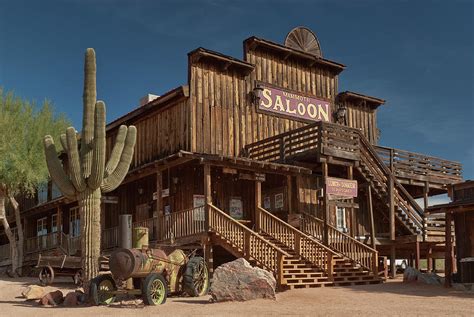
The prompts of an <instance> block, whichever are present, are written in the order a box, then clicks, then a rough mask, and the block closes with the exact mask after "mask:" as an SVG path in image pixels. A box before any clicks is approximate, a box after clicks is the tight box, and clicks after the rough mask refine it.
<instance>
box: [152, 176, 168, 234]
mask: <svg viewBox="0 0 474 317" xmlns="http://www.w3.org/2000/svg"><path fill="white" fill-rule="evenodd" d="M162 190H163V176H162V174H161V171H159V170H158V171H157V172H156V216H157V217H158V219H157V221H156V226H157V228H155V232H156V233H157V239H158V240H162V239H164V237H165V235H166V232H160V228H162V226H161V223H159V222H160V221H161V219H163V218H162V216H163V197H162V195H161V192H162Z"/></svg>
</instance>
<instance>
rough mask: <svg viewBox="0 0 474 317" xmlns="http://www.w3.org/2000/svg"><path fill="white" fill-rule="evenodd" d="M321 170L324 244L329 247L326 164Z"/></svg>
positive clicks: (324, 163)
mask: <svg viewBox="0 0 474 317" xmlns="http://www.w3.org/2000/svg"><path fill="white" fill-rule="evenodd" d="M322 169H323V193H324V195H323V196H324V217H323V218H324V240H323V241H324V244H325V245H329V226H328V223H329V198H328V193H327V190H326V182H327V177H328V174H329V173H328V163H326V162H323V163H322Z"/></svg>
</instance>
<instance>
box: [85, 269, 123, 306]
mask: <svg viewBox="0 0 474 317" xmlns="http://www.w3.org/2000/svg"><path fill="white" fill-rule="evenodd" d="M116 290H117V287H116V285H115V281H114V279H113V278H112V276H111V275H109V274H106V275H99V276H97V277H95V278H93V279H92V280H91V283H90V288H89V296H90V297H91V300H92V303H93V304H94V305H109V304H111V303H113V302H114V301H115V294H114V293H113V292H115V291H116Z"/></svg>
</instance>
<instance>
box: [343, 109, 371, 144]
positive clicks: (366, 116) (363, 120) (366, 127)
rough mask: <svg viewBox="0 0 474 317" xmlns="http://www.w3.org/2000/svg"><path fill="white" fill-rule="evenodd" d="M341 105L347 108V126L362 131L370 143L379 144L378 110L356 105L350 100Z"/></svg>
mask: <svg viewBox="0 0 474 317" xmlns="http://www.w3.org/2000/svg"><path fill="white" fill-rule="evenodd" d="M340 104H343V105H345V106H346V108H347V114H346V120H347V122H346V123H347V126H349V127H351V128H358V129H362V133H363V134H364V136H365V137H366V138H367V139H368V140H369V142H370V143H372V144H377V142H378V134H379V132H378V130H377V110H376V109H374V108H373V107H370V106H367V105H364V104H360V105H356V104H354V102H352V101H349V100H348V101H343V102H340Z"/></svg>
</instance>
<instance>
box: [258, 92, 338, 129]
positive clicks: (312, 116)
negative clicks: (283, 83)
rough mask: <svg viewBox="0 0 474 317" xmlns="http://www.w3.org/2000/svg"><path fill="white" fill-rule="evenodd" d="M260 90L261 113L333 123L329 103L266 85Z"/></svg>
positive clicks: (259, 108) (259, 107)
mask: <svg viewBox="0 0 474 317" xmlns="http://www.w3.org/2000/svg"><path fill="white" fill-rule="evenodd" d="M258 90H259V92H258V97H259V99H258V100H259V102H258V110H260V111H263V112H270V113H273V114H277V115H281V116H287V117H293V118H296V119H300V120H301V119H302V120H307V121H331V119H330V118H331V111H330V110H331V106H330V103H329V102H328V101H324V100H319V99H316V98H312V97H308V96H305V95H301V94H298V93H293V92H290V91H287V90H283V89H277V88H273V87H267V86H264V85H259V86H258Z"/></svg>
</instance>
